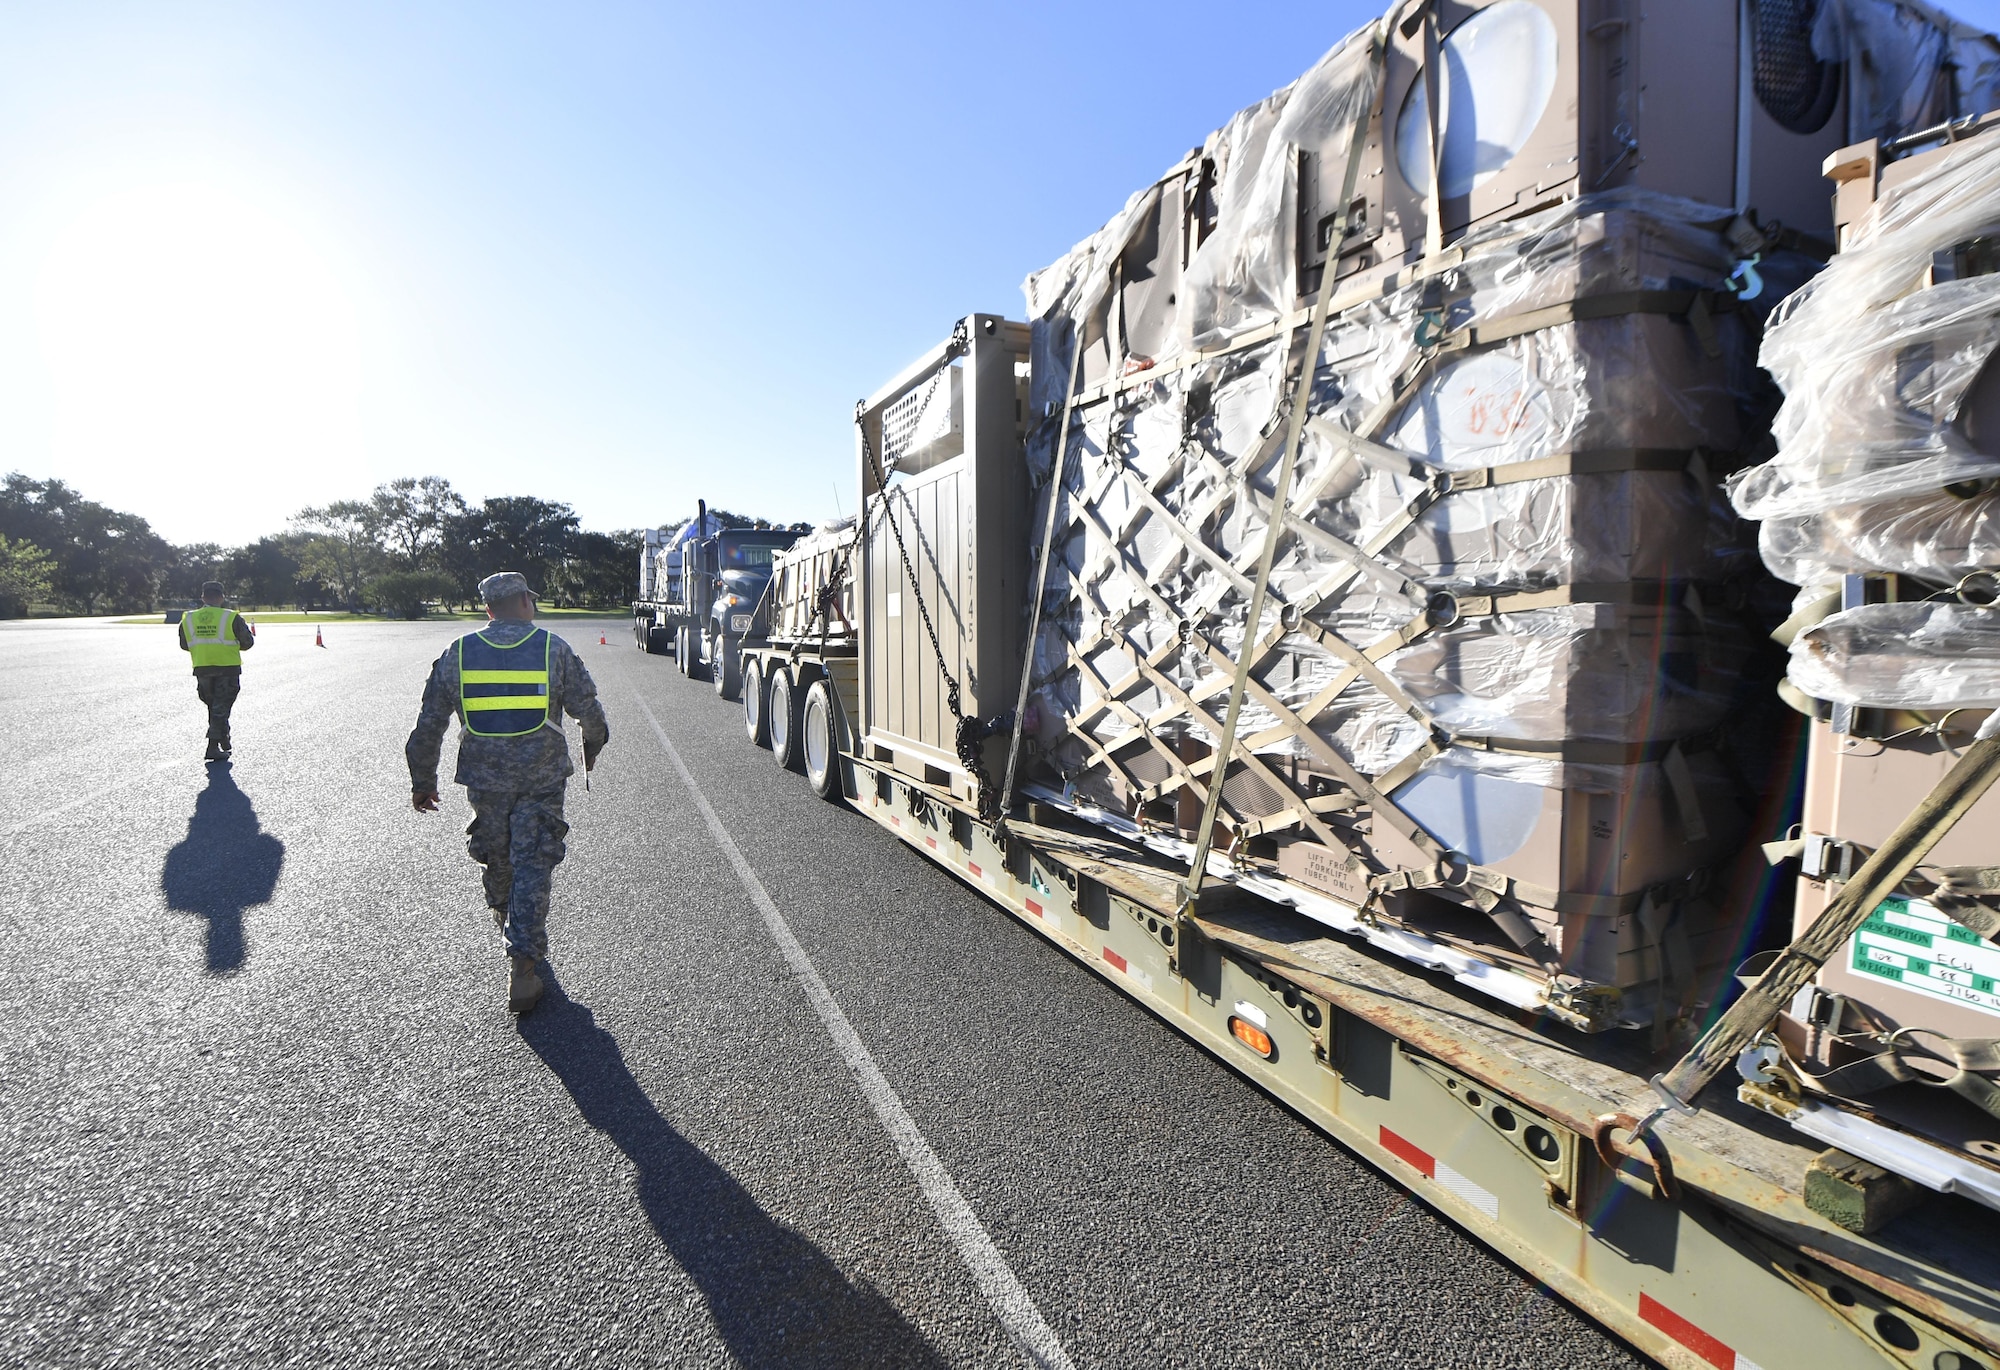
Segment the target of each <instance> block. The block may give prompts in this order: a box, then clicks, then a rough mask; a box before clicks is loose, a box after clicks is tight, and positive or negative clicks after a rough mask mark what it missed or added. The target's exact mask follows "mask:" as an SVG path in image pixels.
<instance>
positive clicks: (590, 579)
mask: <svg viewBox="0 0 2000 1370" xmlns="http://www.w3.org/2000/svg"><path fill="white" fill-rule="evenodd" d="M645 536H646V535H645V534H644V533H643V532H641V531H639V530H638V529H636V528H622V529H620V530H619V531H618V532H615V533H578V534H577V535H576V536H575V537H573V538H572V539H570V550H569V556H568V557H567V558H565V560H564V561H563V564H562V567H561V569H560V571H559V572H558V573H557V575H556V578H555V581H554V583H553V584H552V585H551V586H550V587H549V591H548V593H549V594H550V596H551V597H552V598H554V599H555V600H556V602H557V603H559V604H562V605H565V606H578V607H590V608H601V607H610V606H614V605H621V604H628V603H630V602H631V599H632V596H633V594H634V593H635V592H636V591H637V588H638V575H639V548H640V546H641V545H642V544H643V543H644V541H645Z"/></svg>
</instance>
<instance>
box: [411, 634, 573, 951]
mask: <svg viewBox="0 0 2000 1370" xmlns="http://www.w3.org/2000/svg"><path fill="white" fill-rule="evenodd" d="M479 631H480V635H481V636H483V637H485V638H486V640H487V641H488V642H493V643H501V644H505V643H513V642H519V641H520V640H521V639H522V638H524V637H526V636H528V634H529V633H532V632H533V631H535V625H534V624H532V623H527V622H522V621H518V620H513V619H499V620H495V621H494V622H492V623H489V624H487V625H486V626H485V627H484V628H482V629H480V630H479ZM564 714H568V715H569V716H570V717H571V718H574V719H576V720H577V722H578V723H579V724H581V725H582V731H583V750H584V755H585V756H587V757H594V756H596V755H597V753H598V752H599V751H600V750H601V749H602V748H603V746H604V744H605V742H606V741H608V740H609V739H610V736H611V732H610V729H609V728H608V727H607V726H606V724H605V722H604V707H603V706H602V705H601V704H599V703H598V702H597V686H596V685H595V684H593V683H592V682H591V679H590V672H589V671H586V670H585V669H584V667H583V662H582V661H581V660H580V659H579V658H578V657H577V654H576V652H575V651H574V650H572V649H571V647H570V645H569V644H568V643H567V642H564V641H563V640H562V639H561V638H559V637H557V636H555V634H553V633H551V634H550V635H549V718H548V722H547V723H546V724H544V725H543V726H542V727H541V728H539V729H537V730H536V731H534V732H532V733H529V734H528V735H526V736H525V737H481V736H478V735H477V734H474V733H468V732H466V731H465V718H464V716H463V714H462V713H461V711H460V708H459V683H458V652H457V650H456V644H454V645H453V646H452V647H447V648H446V649H445V652H444V655H443V656H440V657H439V658H438V659H437V664H436V665H434V666H432V667H431V678H430V680H429V681H428V682H427V683H426V684H425V685H424V702H423V707H422V709H421V710H420V711H419V712H418V714H417V726H416V728H415V729H414V730H413V731H412V732H411V733H410V740H409V742H408V743H407V744H406V745H405V746H404V748H403V752H404V755H405V757H406V758H407V759H408V761H409V763H410V788H411V789H412V790H413V791H415V792H416V793H418V794H425V793H435V792H436V791H437V768H438V753H439V752H440V750H442V748H443V745H444V732H445V727H446V725H447V724H448V723H449V722H450V721H451V720H452V718H454V717H457V718H458V720H459V737H458V768H457V771H456V773H455V774H454V775H453V777H452V778H453V779H454V780H455V781H456V782H457V783H458V784H461V785H463V786H465V797H466V798H467V799H468V800H470V801H471V803H472V825H471V826H470V827H468V828H467V829H466V830H465V834H466V837H467V838H468V839H470V840H468V841H467V842H466V844H465V849H466V850H467V851H468V852H470V853H472V859H473V860H475V861H477V862H479V863H480V864H481V865H482V866H484V867H485V868H486V871H485V884H486V903H487V905H488V906H489V907H490V908H492V909H493V910H494V911H495V912H496V913H500V912H502V911H504V913H505V915H506V922H505V925H504V926H505V929H506V934H507V952H508V954H509V955H510V956H528V957H533V958H534V959H536V960H538V961H539V960H543V959H546V957H547V955H548V945H549V943H548V917H549V880H550V877H551V876H552V875H553V874H554V872H555V867H556V863H557V862H559V861H561V860H562V859H563V856H564V853H565V848H564V846H563V838H564V837H566V836H567V835H568V834H569V824H568V823H565V822H564V821H563V788H564V785H565V783H566V782H567V781H568V779H569V777H570V776H571V775H573V774H574V773H575V769H576V768H575V767H574V766H572V765H571V764H570V756H569V741H568V739H567V738H566V737H565V736H564V734H563V730H562V718H563V715H564Z"/></svg>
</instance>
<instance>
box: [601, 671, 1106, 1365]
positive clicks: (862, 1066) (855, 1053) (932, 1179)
mask: <svg viewBox="0 0 2000 1370" xmlns="http://www.w3.org/2000/svg"><path fill="white" fill-rule="evenodd" d="M633 698H634V699H635V700H637V701H638V704H639V709H640V711H641V712H642V713H644V714H645V715H646V721H647V722H648V723H650V724H652V725H653V735H654V736H655V737H657V738H658V739H659V740H660V747H661V749H662V750H664V751H665V752H666V754H667V760H669V761H671V762H672V763H673V765H674V769H675V770H676V771H678V772H679V773H680V777H681V783H682V784H683V785H685V786H687V791H688V794H689V796H691V797H692V798H693V800H694V804H695V807H696V808H697V809H699V810H701V817H702V821H703V822H704V823H706V824H707V825H708V832H709V836H711V837H713V838H714V839H715V845H716V846H718V847H720V848H722V853H723V855H725V856H727V857H728V858H729V864H730V865H732V866H734V867H735V868H736V878H737V879H738V880H740V881H742V882H743V888H744V890H745V891H746V892H747V893H748V894H749V895H750V902H751V903H753V904H755V905H756V906H757V911H758V912H759V913H761V914H762V915H763V916H764V926H765V927H766V928H767V929H769V931H770V933H771V937H772V940H774V941H775V942H777V944H778V950H779V951H781V952H783V953H784V957H785V962H786V964H787V965H789V966H790V967H791V968H792V973H793V974H794V975H796V976H798V979H799V984H800V986H802V987H803V988H804V990H805V992H806V998H807V999H808V1000H809V1001H811V1003H812V1006H813V1010H814V1012H816V1013H818V1014H819V1018H820V1022H822V1023H824V1024H825V1025H826V1030H827V1033H828V1035H829V1036H831V1037H832V1038H833V1044H834V1046H835V1047H837V1048H838V1049H839V1051H840V1055H841V1059H843V1060H844V1061H846V1062H847V1068H848V1069H849V1070H851V1071H853V1072H854V1078H855V1081H856V1082H857V1083H858V1084H859V1085H860V1086H861V1092H862V1093H863V1094H864V1095H866V1096H867V1099H868V1102H869V1104H870V1105H872V1106H873V1108H874V1109H875V1116H876V1117H877V1118H879V1119H881V1120H882V1126H883V1128H884V1129H885V1130H886V1131H887V1132H888V1134H889V1138H890V1140H891V1141H893V1142H895V1144H896V1150H897V1151H899V1152H901V1153H902V1155H903V1160H904V1162H905V1163H906V1164H907V1165H908V1166H909V1167H910V1173H911V1174H912V1175H913V1176H915V1177H916V1181H917V1187H918V1188H919V1189H921V1190H923V1193H924V1197H925V1198H926V1199H928V1200H930V1205H931V1208H932V1209H933V1210H934V1211H935V1212H936V1213H937V1216H938V1221H939V1222H940V1223H942V1224H943V1225H944V1230H945V1235H946V1236H948V1237H950V1238H951V1242H952V1245H953V1246H956V1247H957V1248H958V1254H959V1255H960V1256H961V1257H963V1258H964V1260H965V1264H966V1265H967V1267H969V1268H970V1269H971V1271H972V1278H973V1281H974V1283H976V1284H977V1285H978V1286H979V1291H980V1293H982V1294H984V1295H985V1296H986V1301H987V1302H988V1303H989V1304H991V1305H992V1306H993V1312H994V1313H995V1314H996V1315H997V1316H998V1317H999V1319H1000V1325H1001V1326H1002V1327H1005V1328H1006V1329H1007V1334H1008V1335H1009V1336H1011V1337H1012V1338H1013V1339H1014V1341H1015V1343H1016V1344H1017V1345H1018V1346H1019V1347H1020V1348H1021V1349H1022V1350H1023V1351H1025V1352H1026V1353H1027V1355H1028V1358H1029V1359H1030V1360H1032V1361H1033V1362H1034V1363H1035V1364H1036V1365H1038V1366H1042V1367H1044V1370H1074V1367H1073V1365H1072V1363H1071V1361H1070V1358H1069V1353H1068V1352H1066V1351H1064V1350H1063V1345H1062V1342H1061V1340H1060V1339H1058V1338H1057V1336H1056V1334H1055V1330H1054V1329H1053V1328H1051V1327H1050V1326H1049V1325H1048V1323H1047V1322H1045V1321H1043V1319H1042V1314H1041V1310H1039V1309H1037V1308H1036V1307H1035V1301H1034V1299H1032V1298H1030V1297H1029V1295H1028V1291H1027V1289H1026V1288H1025V1287H1023V1286H1022V1284H1021V1281H1020V1279H1019V1278H1018V1277H1017V1276H1016V1275H1015V1274H1014V1271H1013V1268H1012V1267H1011V1266H1009V1265H1008V1264H1007V1260H1006V1258H1005V1257H1004V1256H1002V1255H1001V1254H1000V1250H999V1248H998V1247H996V1246H994V1245H993V1238H992V1237H990V1236H988V1235H987V1232H986V1229H985V1227H983V1226H982V1225H981V1224H980V1221H979V1218H978V1216H977V1215H976V1214H975V1213H973V1211H972V1205H971V1204H968V1203H967V1202H966V1201H965V1196H964V1195H963V1194H961V1193H959V1192H958V1186H957V1185H956V1184H954V1183H953V1182H952V1178H951V1175H950V1174H949V1173H948V1172H947V1171H946V1170H945V1168H944V1162H942V1161H940V1160H939V1159H938V1157H937V1153H936V1152H935V1151H932V1150H931V1146H930V1143H929V1142H927V1141H925V1140H924V1134H923V1133H921V1132H919V1131H918V1130H917V1124H916V1120H915V1119H914V1118H912V1117H910V1111H909V1110H908V1109H907V1108H905V1107H903V1101H902V1100H901V1099H900V1098H898V1097H897V1095H896V1091H895V1089H894V1088H893V1087H892V1086H891V1085H890V1084H889V1081H888V1080H887V1079H886V1078H885V1077H884V1076H883V1074H882V1070H881V1067H879V1066H877V1065H876V1064H875V1058H874V1057H873V1056H872V1055H870V1054H869V1051H868V1048H867V1047H865V1046H863V1045H862V1043H861V1038H860V1035H859V1034H857V1033H856V1032H855V1031H854V1025H853V1024H852V1023H850V1022H848V1021H847V1015H846V1014H845V1013H843V1012H841V1009H840V1005H839V1004H838V1003H837V1002H835V1000H834V997H833V991H831V990H829V989H828V988H827V987H826V981H824V980H822V979H821V978H820V974H819V972H818V971H817V970H815V969H814V968H813V963H812V958H811V957H809V956H807V955H806V949H805V948H804V947H802V946H800V945H799V939H798V938H797V937H795V936H793V935H792V928H791V924H789V923H787V922H786V921H785V916H784V915H783V914H782V913H779V912H778V906H777V905H776V904H775V903H773V902H772V900H771V896H770V895H769V894H767V893H766V892H765V890H764V884H763V882H762V881H760V880H759V879H758V878H757V873H756V872H755V871H753V870H752V869H751V868H750V863H749V862H748V861H746V860H745V859H744V857H743V852H742V850H741V849H740V848H738V847H737V845H736V841H735V839H734V838H732V837H730V835H729V830H728V829H727V828H725V827H723V826H722V820H721V819H720V818H718V817H716V815H715V810H714V809H713V808H711V807H709V803H708V797H707V796H706V795H704V794H703V793H702V792H701V787H700V786H699V785H697V784H695V783H694V774H693V772H691V771H689V770H688V768H687V763H686V762H684V761H682V760H681V754H680V752H679V751H678V750H676V749H675V747H674V744H673V742H672V740H671V739H669V738H668V737H667V730H666V729H665V728H662V727H661V726H660V720H659V719H657V718H655V717H654V716H653V711H652V709H651V708H649V707H647V704H646V701H645V699H644V698H643V697H642V696H640V695H639V694H637V693H636V692H635V693H634V694H633Z"/></svg>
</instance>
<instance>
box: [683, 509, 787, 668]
mask: <svg viewBox="0 0 2000 1370" xmlns="http://www.w3.org/2000/svg"><path fill="white" fill-rule="evenodd" d="M798 538H799V535H798V534H797V533H795V532H790V531H787V530H784V529H778V528H731V529H727V530H725V531H723V532H720V533H717V534H715V535H714V536H713V537H709V538H704V539H702V540H701V541H699V542H694V543H690V544H689V545H688V546H687V547H686V549H685V550H684V553H683V556H682V561H681V600H682V602H683V603H684V604H685V605H686V606H687V614H688V619H689V623H690V627H689V629H688V630H687V631H686V634H685V637H684V638H683V641H682V643H681V669H682V670H683V671H685V672H687V673H689V674H695V673H697V672H698V671H700V670H703V669H706V670H707V672H708V674H709V678H710V679H711V680H712V681H713V682H714V684H715V692H716V693H717V694H719V695H721V696H722V697H723V698H724V699H734V698H735V697H736V693H737V690H738V689H739V688H740V685H741V678H742V677H741V671H742V667H741V663H740V661H739V660H738V652H739V649H740V647H741V644H742V642H743V639H744V638H746V637H749V636H752V635H755V634H758V633H761V631H762V627H761V625H760V622H759V612H760V604H761V602H762V600H763V597H764V590H765V588H766V587H767V586H768V585H769V584H770V583H771V561H772V558H773V557H775V556H776V555H777V554H778V553H779V552H781V551H783V550H784V549H785V548H787V547H790V546H791V545H792V544H793V543H794V542H796V541H798Z"/></svg>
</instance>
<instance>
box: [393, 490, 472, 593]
mask: <svg viewBox="0 0 2000 1370" xmlns="http://www.w3.org/2000/svg"><path fill="white" fill-rule="evenodd" d="M368 504H369V507H370V509H372V510H373V513H374V519H375V534H376V539H377V541H379V542H380V543H381V545H382V548H383V550H384V551H385V552H386V553H387V555H388V557H389V559H390V561H391V562H393V563H394V564H395V565H396V566H397V567H399V568H401V569H403V570H405V571H416V570H430V571H441V570H443V569H444V567H443V564H442V562H441V560H440V554H441V553H442V551H443V550H444V547H445V545H446V536H445V535H446V531H447V529H448V528H451V527H452V526H453V521H454V520H456V519H460V518H463V517H464V516H465V515H466V513H467V512H468V511H467V508H466V503H465V501H464V500H463V499H461V498H460V497H459V494H458V492H457V491H456V490H454V489H452V488H451V482H450V481H448V480H446V479H444V477H442V476H423V477H410V476H405V477H403V478H402V479H400V480H392V481H390V482H389V483H388V484H386V485H378V486H376V487H375V493H374V494H372V495H370V496H369V497H368Z"/></svg>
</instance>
